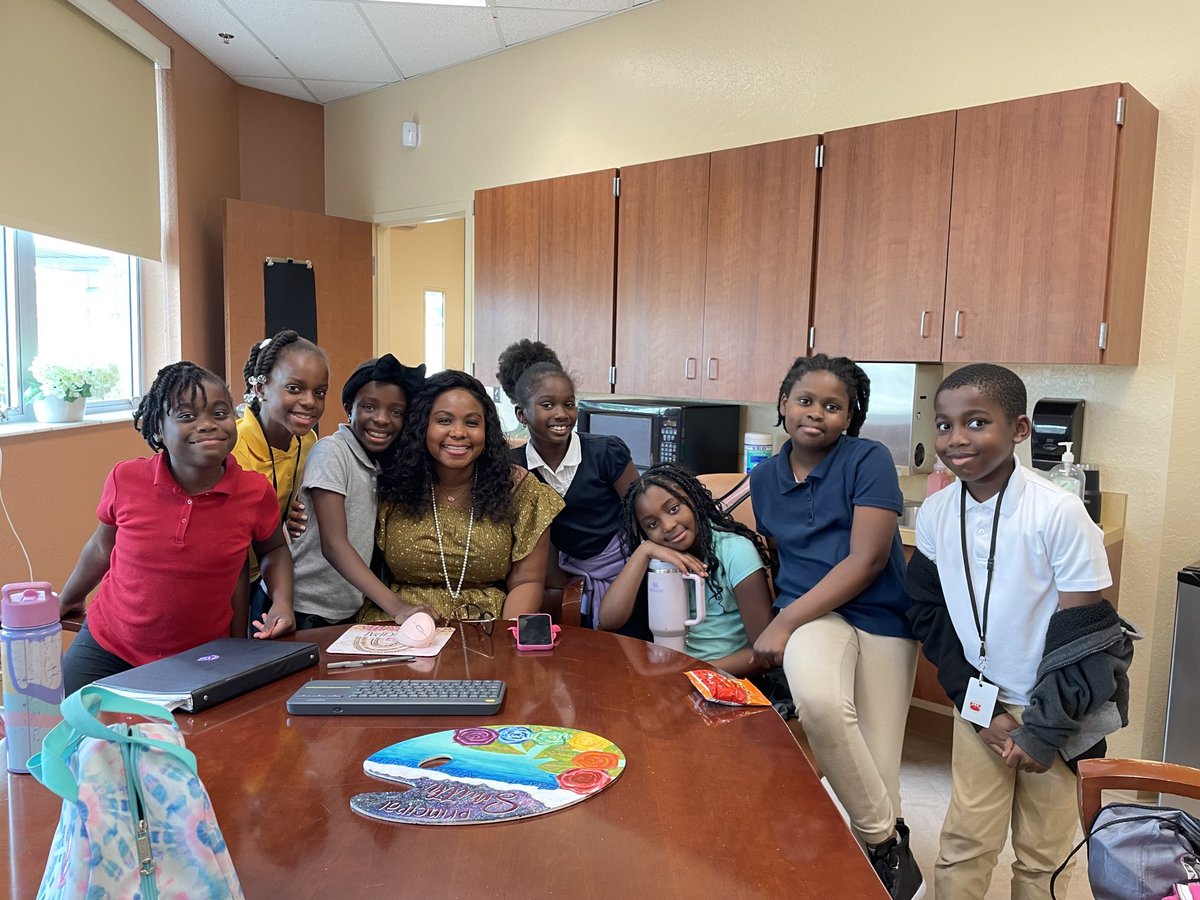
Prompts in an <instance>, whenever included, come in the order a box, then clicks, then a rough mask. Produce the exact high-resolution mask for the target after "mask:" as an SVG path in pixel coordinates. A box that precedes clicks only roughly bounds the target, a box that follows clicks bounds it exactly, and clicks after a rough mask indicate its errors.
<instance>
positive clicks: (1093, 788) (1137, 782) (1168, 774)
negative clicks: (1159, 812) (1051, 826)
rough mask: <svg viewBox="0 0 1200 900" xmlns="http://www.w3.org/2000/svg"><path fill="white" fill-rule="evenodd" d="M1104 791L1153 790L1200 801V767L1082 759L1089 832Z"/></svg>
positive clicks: (1083, 818) (1082, 815) (1082, 816)
mask: <svg viewBox="0 0 1200 900" xmlns="http://www.w3.org/2000/svg"><path fill="white" fill-rule="evenodd" d="M1104 791H1151V792H1155V793H1163V794H1177V795H1178V796H1180V797H1191V798H1194V799H1197V800H1200V769H1193V768H1191V767H1190V766H1180V765H1176V764H1175V763H1162V762H1154V761H1152V760H1148V759H1083V760H1080V761H1079V820H1080V822H1082V823H1083V830H1084V831H1088V830H1089V829H1090V828H1091V827H1092V822H1094V821H1095V820H1096V815H1097V814H1098V813H1099V812H1100V807H1101V806H1102V805H1103V803H1102V800H1101V794H1102V793H1103V792H1104Z"/></svg>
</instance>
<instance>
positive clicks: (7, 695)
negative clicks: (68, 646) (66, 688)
mask: <svg viewBox="0 0 1200 900" xmlns="http://www.w3.org/2000/svg"><path fill="white" fill-rule="evenodd" d="M0 592H2V596H3V599H2V600H0V656H2V657H3V664H2V665H3V673H4V674H3V677H4V734H5V738H6V740H5V743H6V745H7V750H8V771H10V772H28V771H29V765H28V762H29V757H31V756H33V754H35V753H37V752H38V751H39V750H41V749H42V738H44V737H45V736H46V734H47V733H48V732H49V731H50V729H52V728H53V727H54V726H55V725H57V724H58V723H59V722H60V721H61V720H62V715H61V714H60V712H59V704H61V703H62V699H63V676H62V626H61V625H60V624H59V623H58V595H57V594H55V593H54V591H53V590H52V589H51V587H50V585H49V584H47V583H46V582H44V581H33V582H23V583H19V584H6V585H4V587H3V588H2V589H0Z"/></svg>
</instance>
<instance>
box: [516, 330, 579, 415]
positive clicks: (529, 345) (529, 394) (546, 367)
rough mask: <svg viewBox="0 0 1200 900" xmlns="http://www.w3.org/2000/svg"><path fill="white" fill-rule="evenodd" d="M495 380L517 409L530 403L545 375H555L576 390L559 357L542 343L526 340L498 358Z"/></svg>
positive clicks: (572, 379)
mask: <svg viewBox="0 0 1200 900" xmlns="http://www.w3.org/2000/svg"><path fill="white" fill-rule="evenodd" d="M498 367H499V371H498V372H496V380H497V381H499V382H500V387H502V388H503V389H504V393H506V394H507V395H508V399H509V400H511V401H512V402H513V403H514V404H516V405H517V407H518V408H520V409H525V408H526V407H527V406H529V404H530V403H531V402H532V401H533V394H534V392H535V391H536V390H537V388H538V385H540V384H541V383H542V380H543V379H544V378H546V377H547V376H548V375H557V376H558V377H560V378H565V379H567V381H569V382H570V383H571V390H572V391H574V390H575V379H574V378H572V377H571V376H570V375H569V374H568V373H567V371H566V369H564V368H563V364H562V362H561V361H560V360H559V358H558V354H557V353H555V352H554V351H553V350H551V349H550V348H549V347H547V346H546V345H545V344H543V343H542V342H541V341H531V340H529V339H528V338H525V339H522V340H519V341H517V342H516V343H513V344H509V345H508V346H507V347H506V348H505V349H504V352H503V353H501V354H500V360H499V363H498Z"/></svg>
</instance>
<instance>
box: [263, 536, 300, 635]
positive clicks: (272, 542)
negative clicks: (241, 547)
mask: <svg viewBox="0 0 1200 900" xmlns="http://www.w3.org/2000/svg"><path fill="white" fill-rule="evenodd" d="M253 547H254V555H255V556H257V557H258V568H259V569H260V570H261V571H262V578H263V582H264V583H265V584H266V586H267V593H268V594H269V595H270V597H271V608H270V609H269V610H267V612H266V614H265V615H264V616H263V617H262V619H255V620H254V623H253V624H254V627H255V628H256V629H258V631H257V632H256V633H255V635H254V636H255V637H256V638H274V637H280V636H281V635H285V634H288V633H289V632H292V631H295V630H296V613H295V612H294V610H293V609H292V588H293V584H294V578H295V571H294V569H293V568H292V551H291V550H289V549H288V546H287V542H286V541H285V540H284V539H283V528H282V527H280V528H276V529H275V533H274V534H272V535H271V536H270V537H269V538H267V539H266V540H265V541H255V542H254V543H253Z"/></svg>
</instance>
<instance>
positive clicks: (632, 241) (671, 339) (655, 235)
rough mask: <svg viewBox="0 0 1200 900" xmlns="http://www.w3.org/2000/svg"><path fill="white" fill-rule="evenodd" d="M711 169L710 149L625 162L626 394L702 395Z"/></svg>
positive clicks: (620, 289) (621, 322)
mask: <svg viewBox="0 0 1200 900" xmlns="http://www.w3.org/2000/svg"><path fill="white" fill-rule="evenodd" d="M708 174H709V154H707V153H704V154H701V155H699V156H687V157H683V158H682V159H669V160H664V161H661V162H652V163H646V164H644V165H639V166H625V167H622V169H621V197H620V212H619V214H618V218H619V227H618V229H617V341H616V365H617V391H618V392H620V393H622V394H646V395H649V396H652V397H653V396H660V397H699V396H700V390H701V384H702V380H701V379H702V374H701V362H700V356H701V353H702V344H703V339H704V258H705V245H706V241H707V235H708ZM743 352H747V351H743ZM750 352H752V351H750Z"/></svg>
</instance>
